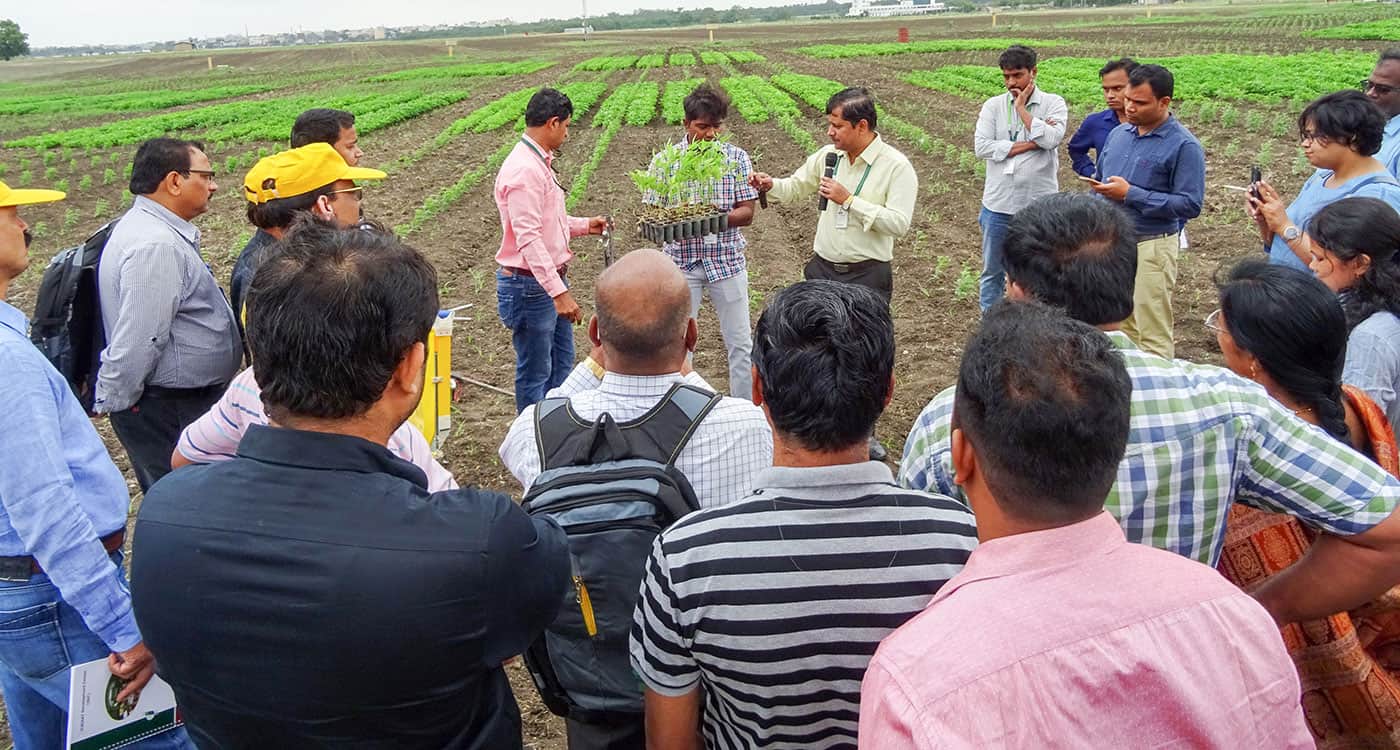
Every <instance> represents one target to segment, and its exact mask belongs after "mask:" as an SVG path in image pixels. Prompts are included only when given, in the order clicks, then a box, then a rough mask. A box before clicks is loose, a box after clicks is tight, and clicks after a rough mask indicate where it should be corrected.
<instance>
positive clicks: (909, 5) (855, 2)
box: [846, 0, 948, 18]
mask: <svg viewBox="0 0 1400 750" xmlns="http://www.w3.org/2000/svg"><path fill="white" fill-rule="evenodd" d="M945 10H948V6H947V5H944V4H943V3H941V2H939V1H938V0H897V2H889V1H888V0H883V1H879V0H851V9H850V10H849V11H847V12H846V15H847V16H869V17H872V18H885V17H887V16H917V15H922V14H924V13H938V12H940V11H945Z"/></svg>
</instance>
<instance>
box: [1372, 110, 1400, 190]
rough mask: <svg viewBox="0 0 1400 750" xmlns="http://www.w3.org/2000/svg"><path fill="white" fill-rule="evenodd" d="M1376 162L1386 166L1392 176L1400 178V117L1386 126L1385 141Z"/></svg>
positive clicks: (1397, 116)
mask: <svg viewBox="0 0 1400 750" xmlns="http://www.w3.org/2000/svg"><path fill="white" fill-rule="evenodd" d="M1376 160H1377V161H1379V162H1380V163H1382V164H1384V165H1385V168H1386V169H1388V170H1390V174H1391V175H1392V176H1394V177H1400V115H1396V116H1394V117H1392V118H1390V121H1389V122H1387V123H1386V124H1385V140H1383V141H1381V150H1380V151H1378V152H1376Z"/></svg>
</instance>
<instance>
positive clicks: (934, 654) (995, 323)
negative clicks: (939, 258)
mask: <svg viewBox="0 0 1400 750" xmlns="http://www.w3.org/2000/svg"><path fill="white" fill-rule="evenodd" d="M1131 393H1132V381H1131V380H1130V379H1129V377H1128V373H1127V369H1126V368H1125V367H1124V364H1123V359H1122V356H1121V355H1120V354H1118V353H1117V351H1116V350H1115V349H1114V345H1113V343H1112V341H1111V340H1110V339H1109V338H1108V337H1107V336H1106V335H1104V334H1103V333H1102V332H1100V331H1098V330H1096V329H1094V328H1092V327H1090V326H1088V325H1086V324H1083V323H1080V322H1078V321H1074V320H1071V319H1069V318H1068V317H1066V316H1065V315H1064V314H1063V313H1061V312H1059V311H1057V310H1055V309H1053V308H1050V307H1046V306H1044V305H1041V304H1040V303H1037V302H1003V303H1001V304H999V305H997V306H995V307H993V308H992V309H991V310H989V311H988V314H987V316H986V317H984V318H983V323H982V327H981V329H980V330H979V331H978V332H977V333H976V334H975V335H974V336H973V338H972V340H971V341H970V342H969V343H968V346H967V350H966V353H965V354H964V355H963V360H962V364H961V367H960V371H959V373H958V384H957V392H956V396H955V400H954V406H953V418H952V425H953V433H952V459H953V467H954V472H955V478H956V481H957V483H958V484H959V485H960V486H961V487H962V488H963V490H964V492H965V493H966V495H967V498H968V501H969V503H970V504H971V506H972V512H973V514H974V515H975V516H976V518H977V536H978V539H979V541H980V542H981V544H980V546H979V547H978V548H977V549H976V550H974V551H973V553H972V556H971V558H970V559H969V560H968V561H967V565H966V566H965V567H964V568H963V570H962V572H960V573H958V574H957V575H956V576H954V577H953V579H952V580H950V581H948V582H947V583H946V584H944V586H943V588H942V589H941V590H939V592H938V594H936V595H935V596H934V598H933V600H932V601H931V602H930V603H929V605H928V607H927V608H926V609H925V610H924V611H923V612H922V613H920V614H919V615H917V616H916V617H914V619H912V620H910V621H908V622H907V623H906V624H904V625H903V626H902V627H900V628H899V629H897V630H895V632H894V633H893V634H891V635H890V636H889V637H888V638H886V639H885V640H884V642H882V643H881V644H880V648H879V650H878V651H877V652H876V654H875V658H874V659H873V660H872V661H871V663H870V667H869V669H868V671H867V672H866V674H865V679H864V682H863V683H862V686H861V706H860V739H859V743H860V747H862V748H879V750H894V749H897V748H993V747H1104V748H1107V747H1131V748H1139V747H1191V748H1271V749H1275V748H1311V747H1313V740H1312V737H1311V735H1310V734H1309V733H1308V729H1307V726H1306V724H1305V723H1304V720H1303V713H1302V710H1301V707H1300V705H1299V685H1298V676H1297V673H1296V672H1295V671H1294V668H1293V664H1292V662H1291V661H1290V660H1289V658H1288V654H1287V652H1286V651H1285V650H1284V646H1283V640H1282V639H1281V637H1280V636H1279V633H1278V628H1277V626H1276V625H1275V624H1274V621H1273V619H1272V618H1271V617H1270V616H1269V614H1268V613H1267V612H1266V611H1265V610H1264V608H1263V607H1262V606H1260V605H1259V604H1258V603H1257V602H1255V601H1254V600H1253V599H1252V598H1250V596H1249V595H1248V594H1245V593H1244V592H1242V591H1240V590H1239V589H1238V588H1236V587H1234V586H1233V585H1231V584H1230V583H1229V582H1228V581H1226V580H1225V579H1224V578H1222V577H1221V576H1220V575H1219V574H1217V573H1216V572H1215V571H1214V570H1212V569H1210V568H1208V567H1206V566H1204V565H1202V564H1200V563H1198V562H1194V561H1192V560H1188V559H1186V558H1184V557H1182V556H1180V555H1175V554H1172V553H1170V552H1166V551H1164V550H1159V549H1154V548H1152V547H1148V546H1146V545H1138V544H1130V543H1128V542H1127V541H1126V539H1125V538H1124V535H1123V531H1122V529H1121V528H1120V527H1119V525H1118V523H1117V521H1115V520H1114V519H1113V517H1112V516H1110V515H1109V514H1108V513H1106V512H1105V511H1104V507H1103V506H1104V498H1105V497H1106V496H1107V494H1108V492H1109V489H1110V488H1111V487H1112V486H1113V482H1114V479H1115V478H1116V476H1117V469H1118V462H1119V461H1120V459H1121V458H1122V455H1123V452H1124V448H1125V445H1126V444H1127V439H1128V423H1129V403H1130V399H1131Z"/></svg>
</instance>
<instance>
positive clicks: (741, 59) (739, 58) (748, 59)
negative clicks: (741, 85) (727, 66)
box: [727, 50, 768, 65]
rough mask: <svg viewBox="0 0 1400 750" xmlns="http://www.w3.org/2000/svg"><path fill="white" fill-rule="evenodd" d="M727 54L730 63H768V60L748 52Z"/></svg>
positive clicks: (736, 51) (740, 51)
mask: <svg viewBox="0 0 1400 750" xmlns="http://www.w3.org/2000/svg"><path fill="white" fill-rule="evenodd" d="M727 54H728V55H729V61H730V62H732V63H739V64H741V65H743V64H747V63H761V62H768V58H766V57H764V56H763V55H760V54H758V53H757V52H752V51H750V50H732V51H730V52H728V53H727Z"/></svg>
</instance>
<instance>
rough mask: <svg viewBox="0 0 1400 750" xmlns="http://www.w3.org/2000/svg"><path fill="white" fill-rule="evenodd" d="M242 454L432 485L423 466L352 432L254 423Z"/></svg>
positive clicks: (242, 443)
mask: <svg viewBox="0 0 1400 750" xmlns="http://www.w3.org/2000/svg"><path fill="white" fill-rule="evenodd" d="M238 455H239V456H242V457H243V458H251V459H253V460H255V461H261V462H263V463H270V464H281V465H283V466H296V467H300V468H304V469H322V470H327V469H328V470H331V471H354V472H361V473H365V474H392V475H394V476H396V477H398V478H400V479H404V480H407V481H409V482H413V483H414V484H416V485H418V486H419V487H422V488H423V489H427V488H428V477H427V475H426V474H424V473H423V470H422V469H419V468H418V467H417V466H414V465H413V464H411V463H409V462H407V461H405V460H403V459H401V458H399V457H397V456H395V455H394V454H393V453H390V452H389V449H388V448H387V447H385V446H383V445H377V444H375V443H371V442H370V441H368V440H365V439H364V438H358V437H354V436H352V435H337V434H333V433H329V432H308V431H305V430H291V429H287V428H285V427H264V426H261V425H250V426H249V427H248V432H247V433H246V434H245V435H244V436H243V440H242V441H240V442H239V443H238Z"/></svg>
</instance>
